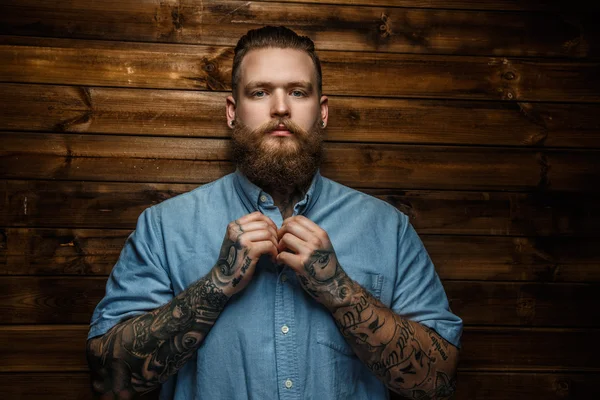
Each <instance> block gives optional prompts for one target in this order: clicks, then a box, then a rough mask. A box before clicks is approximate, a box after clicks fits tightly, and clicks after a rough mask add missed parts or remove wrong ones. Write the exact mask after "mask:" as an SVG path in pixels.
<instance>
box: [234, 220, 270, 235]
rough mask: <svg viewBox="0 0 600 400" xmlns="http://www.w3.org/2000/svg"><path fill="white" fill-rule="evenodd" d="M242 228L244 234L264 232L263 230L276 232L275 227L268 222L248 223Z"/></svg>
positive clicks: (241, 226)
mask: <svg viewBox="0 0 600 400" xmlns="http://www.w3.org/2000/svg"><path fill="white" fill-rule="evenodd" d="M240 228H241V230H242V232H251V231H258V230H262V229H270V230H272V231H274V230H273V227H272V226H271V225H270V224H269V223H268V222H267V221H252V222H247V223H245V224H243V225H240Z"/></svg>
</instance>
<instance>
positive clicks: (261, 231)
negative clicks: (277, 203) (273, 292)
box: [212, 211, 278, 297]
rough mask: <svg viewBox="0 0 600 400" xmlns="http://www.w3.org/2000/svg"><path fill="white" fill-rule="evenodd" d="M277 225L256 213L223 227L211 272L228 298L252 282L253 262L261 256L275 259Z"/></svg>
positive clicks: (254, 265)
mask: <svg viewBox="0 0 600 400" xmlns="http://www.w3.org/2000/svg"><path fill="white" fill-rule="evenodd" d="M277 253H278V251H277V226H276V225H275V223H274V222H273V221H272V220H271V219H270V218H268V217H267V216H265V215H264V214H262V213H260V212H258V211H256V212H253V213H252V214H248V215H244V216H243V217H241V218H239V219H236V220H235V221H232V222H230V223H229V225H227V232H226V233H225V239H224V240H223V244H222V245H221V251H220V253H219V259H218V260H217V263H216V264H215V266H214V267H213V269H212V277H213V282H214V283H215V285H217V286H218V287H219V288H220V289H221V290H223V292H224V293H225V294H226V295H227V296H228V297H231V296H233V295H234V294H235V293H238V292H240V291H242V290H243V289H244V288H245V287H246V285H247V284H248V283H249V282H250V280H251V279H252V275H254V270H255V268H256V263H257V262H258V259H259V258H260V256H261V255H263V254H270V255H271V259H272V260H275V259H276V258H277Z"/></svg>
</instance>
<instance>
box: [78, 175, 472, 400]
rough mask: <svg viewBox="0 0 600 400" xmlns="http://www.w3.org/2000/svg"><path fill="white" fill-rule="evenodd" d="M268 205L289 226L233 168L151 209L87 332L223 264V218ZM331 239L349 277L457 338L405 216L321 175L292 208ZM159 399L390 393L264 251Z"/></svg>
mask: <svg viewBox="0 0 600 400" xmlns="http://www.w3.org/2000/svg"><path fill="white" fill-rule="evenodd" d="M256 210H260V211H261V212H262V213H263V214H265V215H267V216H268V217H269V218H271V219H272V220H273V221H274V222H275V224H276V225H277V226H281V223H282V217H281V214H280V212H279V210H278V208H277V207H276V206H275V205H274V203H273V200H272V198H271V196H270V195H269V194H267V193H266V192H263V191H262V190H261V189H260V188H259V187H257V186H255V185H254V184H252V183H251V182H250V181H248V180H247V179H246V178H245V177H244V176H243V175H242V174H241V173H239V172H235V173H232V174H229V175H227V176H225V177H223V178H221V179H219V180H217V181H214V182H212V183H210V184H207V185H204V186H201V187H199V188H197V189H195V190H193V191H191V192H189V193H185V194H182V195H180V196H176V197H174V198H172V199H169V200H166V201H164V202H162V203H160V204H158V205H156V206H153V207H150V208H148V209H146V210H145V211H144V212H143V213H142V214H141V216H140V218H139V220H138V223H137V227H136V230H135V232H133V233H132V234H131V236H130V237H129V238H128V239H127V242H126V244H125V247H124V248H123V251H122V252H121V256H120V258H119V261H118V262H117V264H116V265H115V267H114V269H113V271H112V273H111V275H110V277H109V279H108V282H107V285H106V296H105V297H104V298H103V299H102V301H100V303H99V304H98V306H97V307H96V310H95V311H94V315H93V317H92V321H91V327H90V331H89V335H88V337H89V338H91V337H94V336H98V335H102V334H104V333H105V332H106V331H108V330H109V329H110V328H111V327H112V326H114V325H115V324H117V323H119V322H120V321H123V320H124V319H127V318H130V317H133V316H135V315H138V314H141V313H143V312H146V311H149V310H153V309H155V308H157V307H159V306H162V305H163V304H165V303H167V302H169V301H170V300H171V299H172V298H173V297H174V296H176V295H178V294H179V293H180V292H182V291H183V290H185V289H186V288H187V287H188V286H189V285H190V284H191V283H193V282H195V281H196V280H198V279H200V278H202V277H203V276H205V275H206V274H207V273H208V272H209V271H210V269H211V268H212V267H213V265H214V264H215V262H216V260H217V258H218V255H219V249H220V247H221V243H222V241H223V237H224V235H225V230H226V227H227V224H228V223H229V222H230V221H233V220H235V219H237V218H239V217H241V216H243V215H246V214H249V213H251V212H253V211H256ZM297 214H302V215H304V216H306V217H308V218H310V219H311V220H312V221H314V222H315V223H317V224H318V225H319V226H320V227H321V228H323V229H324V230H325V231H326V232H327V233H328V235H329V237H330V239H331V242H332V244H333V247H334V249H335V251H336V254H337V257H338V260H339V262H340V265H341V266H342V267H343V268H344V270H345V271H346V272H347V274H348V275H349V276H350V277H351V278H352V279H354V280H355V281H357V282H358V283H360V284H361V285H362V286H363V287H364V288H365V289H367V290H368V291H370V292H371V293H372V294H373V295H374V296H375V297H377V298H379V299H380V300H381V301H382V302H383V303H384V304H386V305H387V306H389V307H390V308H391V309H392V310H394V312H396V313H397V314H399V315H402V316H404V317H406V318H409V319H411V320H413V321H418V322H420V323H422V324H424V325H427V326H428V327H430V328H433V329H435V330H436V331H437V332H438V333H439V334H440V335H442V336H443V337H444V338H446V339H447V340H448V341H450V342H451V343H453V344H454V345H456V346H459V340H460V336H461V332H462V321H461V319H460V318H458V317H457V316H455V315H454V314H452V313H451V311H450V310H449V307H448V301H447V298H446V294H445V292H444V289H443V287H442V285H441V283H440V280H439V278H438V276H437V274H436V272H435V270H434V267H433V264H432V262H431V260H430V258H429V256H428V254H427V252H426V250H425V248H424V247H423V244H422V242H421V240H420V239H419V237H418V236H417V234H416V232H415V231H414V229H413V227H412V226H411V225H410V223H409V221H408V218H407V217H406V215H404V214H403V213H401V212H400V211H398V210H397V209H395V208H394V207H392V206H391V205H389V204H387V203H385V202H383V201H381V200H378V199H376V198H373V197H371V196H368V195H366V194H363V193H360V192H358V191H355V190H353V189H350V188H348V187H345V186H343V185H340V184H338V183H336V182H333V181H331V180H329V179H327V178H324V177H322V176H321V175H320V174H319V173H317V174H316V175H315V177H314V178H313V181H312V184H311V186H310V189H309V190H308V192H307V194H306V196H305V198H304V199H303V200H302V201H300V202H299V203H297V204H296V205H295V207H294V215H297ZM161 398H162V399H171V398H174V399H178V400H183V399H211V400H212V399H387V398H388V390H387V389H386V387H385V386H384V385H383V384H382V383H381V382H380V381H379V380H378V379H377V378H375V376H374V375H373V373H372V372H371V371H370V370H369V369H368V368H367V367H366V366H365V365H364V364H363V363H362V362H361V361H360V360H359V359H358V358H357V357H356V356H355V355H354V353H353V351H352V349H351V348H350V346H349V345H348V344H347V343H346V341H345V340H344V338H343V336H342V335H341V333H340V332H339V330H338V328H337V326H336V325H335V322H334V320H333V317H332V316H331V314H330V313H329V312H328V311H327V310H326V309H325V308H324V307H323V306H322V305H320V304H319V303H317V302H316V301H315V300H313V299H312V298H311V297H310V296H309V295H308V294H307V293H305V292H304V290H303V289H302V287H301V286H300V284H299V282H298V280H297V279H296V276H295V273H294V272H293V271H292V270H291V269H289V268H287V267H284V268H280V267H277V266H276V265H273V264H272V263H271V262H270V260H268V258H266V257H263V258H261V259H260V261H259V264H258V265H257V269H256V273H255V275H254V277H253V279H252V281H251V283H250V284H249V285H248V286H247V287H246V288H245V289H244V290H243V291H242V292H241V293H238V294H236V295H235V296H233V297H232V298H231V299H230V301H229V302H228V303H227V306H226V307H225V309H224V310H223V312H222V313H221V315H220V316H219V318H218V320H217V321H216V323H215V325H214V326H213V328H212V330H211V331H210V332H209V333H208V335H207V337H206V338H205V340H204V342H203V343H202V344H201V346H200V348H199V349H198V351H197V353H196V355H195V357H194V358H192V359H191V360H190V361H188V363H187V364H185V365H184V366H183V368H182V369H181V370H180V371H179V373H178V374H177V375H175V376H173V377H172V378H171V379H170V380H169V381H168V382H167V383H165V384H164V385H163V387H162V391H161Z"/></svg>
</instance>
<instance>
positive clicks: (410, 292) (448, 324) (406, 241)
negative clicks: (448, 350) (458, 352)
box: [391, 214, 463, 347]
mask: <svg viewBox="0 0 600 400" xmlns="http://www.w3.org/2000/svg"><path fill="white" fill-rule="evenodd" d="M401 221H402V223H401V226H400V227H399V243H398V255H397V259H398V264H399V266H398V268H399V273H398V277H397V280H396V284H395V285H394V292H393V297H392V305H391V309H392V310H393V311H394V312H395V313H396V314H398V315H400V316H403V317H405V318H408V319H410V320H411V321H415V322H419V323H421V324H423V325H425V326H427V327H429V328H431V329H433V330H435V331H436V332H437V333H438V334H439V335H440V336H442V337H443V338H444V339H446V340H447V341H449V342H450V343H452V344H453V345H455V346H456V347H460V337H461V335H462V327H463V323H462V320H461V319H460V318H459V317H458V316H456V315H455V314H453V313H452V311H451V310H450V306H449V304H448V298H447V296H446V292H445V291H444V287H443V286H442V283H441V281H440V278H439V277H438V275H437V273H436V271H435V268H434V265H433V262H432V261H431V258H430V257H429V254H427V250H426V249H425V246H424V245H423V242H422V241H421V239H420V238H419V236H418V235H417V232H416V231H415V230H414V228H413V227H412V225H411V224H410V221H409V220H408V217H407V216H406V215H404V214H402V215H401Z"/></svg>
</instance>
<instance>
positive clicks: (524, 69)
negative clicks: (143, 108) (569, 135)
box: [0, 37, 600, 102]
mask: <svg viewBox="0 0 600 400" xmlns="http://www.w3.org/2000/svg"><path fill="white" fill-rule="evenodd" d="M598 43H600V40H598ZM232 57H233V52H232V49H231V48H230V47H210V46H192V45H168V44H158V43H126V42H109V41H91V40H90V41H87V40H86V41H78V40H72V39H46V38H26V37H3V38H2V45H0V59H2V60H4V62H3V63H2V64H0V81H3V82H26V83H51V84H67V85H91V86H113V87H117V86H118V87H140V88H162V89H195V90H197V89H200V90H228V89H230V83H231V82H230V81H231V62H232ZM320 57H321V61H322V65H323V82H324V84H323V90H324V93H325V94H327V95H351V96H371V97H419V98H444V99H450V98H451V99H463V100H466V99H473V100H507V101H556V102H600V73H599V72H600V62H598V61H587V62H584V61H577V62H575V61H565V60H560V59H549V60H544V59H539V58H533V59H526V58H505V57H469V56H442V55H427V56H426V55H412V54H390V53H383V52H380V53H355V52H351V53H348V52H334V51H323V52H321V53H320ZM399 77H402V79H399Z"/></svg>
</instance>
